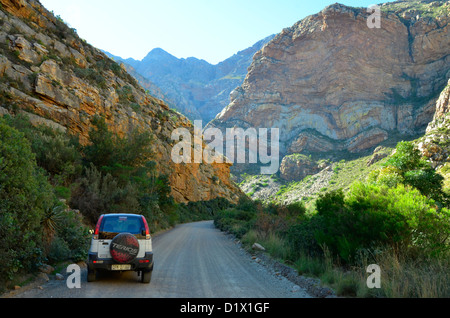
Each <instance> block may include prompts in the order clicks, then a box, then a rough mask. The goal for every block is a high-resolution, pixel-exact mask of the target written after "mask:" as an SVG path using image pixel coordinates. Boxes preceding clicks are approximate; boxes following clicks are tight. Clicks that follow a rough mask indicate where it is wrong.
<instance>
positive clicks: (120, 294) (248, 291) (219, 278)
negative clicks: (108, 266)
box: [14, 221, 311, 298]
mask: <svg viewBox="0 0 450 318" xmlns="http://www.w3.org/2000/svg"><path fill="white" fill-rule="evenodd" d="M153 252H154V259H155V268H154V271H153V277H152V281H151V284H142V283H140V281H139V277H138V275H137V274H136V273H134V272H125V273H104V274H102V275H101V276H100V277H99V279H98V280H97V281H96V282H93V283H87V281H86V269H85V268H84V269H83V270H82V275H81V288H74V289H69V288H68V287H67V285H66V281H65V280H59V281H58V280H55V279H51V280H50V281H49V282H47V283H45V284H43V285H40V286H38V287H35V288H32V289H30V290H26V291H23V292H20V293H17V294H16V295H15V296H14V297H15V298H310V297H311V296H310V295H309V294H308V293H307V292H306V291H305V290H304V289H302V288H299V287H298V286H295V284H294V283H292V282H291V281H289V280H287V279H286V278H284V277H282V276H280V275H275V274H274V272H273V271H270V270H269V269H268V268H266V267H265V266H262V265H260V264H258V263H257V262H256V261H255V260H254V259H252V257H251V256H250V255H249V254H248V253H247V252H245V251H244V250H242V249H241V248H240V246H239V244H236V242H235V241H234V240H233V239H232V238H230V237H229V236H228V235H226V234H224V233H222V232H221V231H219V230H218V229H216V228H215V227H214V224H213V222H212V221H207V222H199V223H190V224H184V225H179V226H177V227H175V228H174V229H172V230H170V231H168V232H165V233H163V234H160V235H158V236H156V237H154V239H153Z"/></svg>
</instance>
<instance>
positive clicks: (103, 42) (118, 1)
mask: <svg viewBox="0 0 450 318" xmlns="http://www.w3.org/2000/svg"><path fill="white" fill-rule="evenodd" d="M337 1H338V0H331V1H326V0H313V1H302V0H133V1H124V0H40V2H41V3H42V4H43V5H44V6H45V7H46V8H47V9H48V10H50V11H54V12H55V14H57V15H60V16H61V17H62V18H63V19H64V20H65V21H66V22H67V23H68V24H69V25H70V26H71V27H73V28H75V29H77V31H78V34H79V36H80V37H81V38H83V39H85V40H87V41H88V42H89V43H90V44H92V45H94V46H95V47H97V48H99V49H102V50H105V51H108V52H110V53H112V54H114V55H118V56H121V57H123V58H129V57H132V58H134V59H136V60H141V59H142V58H144V57H145V56H146V55H147V53H148V52H150V51H151V50H152V49H153V48H157V47H160V48H162V49H164V50H166V51H167V52H169V53H171V54H173V55H175V56H176V57H178V58H187V57H192V56H193V57H197V58H199V59H204V60H206V61H208V62H210V63H212V64H216V63H219V62H221V61H223V60H225V59H226V58H228V57H231V56H232V55H233V54H235V53H237V52H238V51H240V50H243V49H246V48H248V47H250V46H252V45H253V44H254V43H256V42H258V41H259V40H261V39H263V38H265V37H266V36H269V35H271V34H275V33H279V32H281V30H282V29H283V28H286V27H290V26H292V25H293V24H294V23H296V22H297V21H299V20H301V19H303V18H304V17H306V16H308V15H311V14H314V13H317V12H319V11H321V10H322V9H323V8H325V7H326V6H327V5H330V4H333V3H335V2H337ZM338 2H339V3H342V4H345V5H349V6H356V7H369V6H370V5H372V4H374V3H377V2H376V1H373V0H370V1H366V0H359V1H355V0H341V1H338ZM385 2H386V1H385Z"/></svg>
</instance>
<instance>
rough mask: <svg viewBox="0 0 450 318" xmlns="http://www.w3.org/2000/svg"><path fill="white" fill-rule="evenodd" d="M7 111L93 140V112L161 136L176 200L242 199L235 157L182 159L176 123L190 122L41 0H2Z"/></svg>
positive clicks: (162, 160)
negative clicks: (229, 160) (233, 171)
mask: <svg viewBox="0 0 450 318" xmlns="http://www.w3.org/2000/svg"><path fill="white" fill-rule="evenodd" d="M0 4H1V5H0V9H1V10H0V24H1V29H0V106H1V108H0V110H1V113H3V114H4V113H5V112H10V113H18V112H22V113H27V114H29V115H30V120H31V121H32V122H34V123H37V124H46V125H48V126H51V127H53V128H59V129H62V130H67V131H69V132H70V133H71V134H74V135H78V136H79V139H80V141H81V143H83V144H86V143H88V142H89V136H88V133H89V130H90V128H91V119H92V118H93V117H94V116H95V115H101V116H103V117H104V118H105V120H106V122H107V123H108V125H109V127H110V129H111V130H112V131H114V132H115V133H117V134H118V135H121V136H123V135H124V134H126V133H127V132H128V131H130V130H131V129H132V128H138V129H140V130H142V131H143V130H146V131H150V132H152V134H153V135H154V137H155V138H154V139H155V141H154V145H153V149H154V152H155V161H156V162H157V165H158V171H160V172H161V173H162V174H166V175H168V176H169V180H170V185H171V187H172V195H173V196H174V198H175V200H176V201H177V202H188V201H202V200H210V199H214V198H216V197H223V198H227V199H229V200H230V201H234V202H235V201H236V200H237V198H238V196H239V195H241V192H240V190H239V189H238V188H237V187H236V186H235V185H234V183H232V182H231V181H230V165H229V164H212V165H211V164H206V163H201V164H188V165H182V164H175V163H173V161H172V160H171V150H172V146H173V145H174V141H172V140H171V133H172V131H173V130H174V129H176V128H179V127H185V128H187V129H190V130H191V131H193V127H192V124H191V123H190V121H189V120H188V119H187V118H185V117H184V116H182V115H180V114H179V113H177V112H175V111H173V110H171V109H170V108H169V107H168V106H167V105H166V104H165V103H164V102H162V101H161V100H159V99H156V98H154V97H153V96H151V95H149V94H147V93H146V92H145V90H144V89H143V88H142V87H141V86H139V85H138V83H137V81H136V80H135V79H134V78H133V77H132V76H130V75H129V74H128V73H127V72H126V71H125V69H124V68H123V67H121V66H120V65H118V64H117V63H115V62H114V61H112V60H111V59H109V58H108V57H107V56H106V55H105V54H104V53H102V52H101V51H100V50H98V49H96V48H94V47H92V46H91V45H89V44H88V43H86V42H85V41H83V40H81V39H80V38H79V37H78V36H77V34H76V32H75V31H74V30H73V29H70V28H68V27H67V26H66V25H65V24H64V23H63V22H62V21H61V20H60V19H57V18H55V17H54V16H53V14H51V13H50V12H48V11H47V10H46V9H45V8H44V7H43V6H42V5H41V4H40V3H39V1H36V0H27V1H24V0H0Z"/></svg>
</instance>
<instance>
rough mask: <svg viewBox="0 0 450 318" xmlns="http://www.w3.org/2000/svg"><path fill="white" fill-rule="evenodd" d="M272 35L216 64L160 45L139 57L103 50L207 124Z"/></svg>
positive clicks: (224, 103) (178, 108)
mask: <svg viewBox="0 0 450 318" xmlns="http://www.w3.org/2000/svg"><path fill="white" fill-rule="evenodd" d="M274 36H275V35H271V36H268V37H266V38H264V39H262V40H260V41H258V42H256V43H255V44H254V45H253V46H251V47H249V48H246V49H244V50H241V51H239V52H237V53H236V54H234V55H233V56H231V57H229V58H227V59H225V60H224V61H222V62H219V63H217V64H211V63H209V62H207V61H205V60H202V59H198V58H196V57H189V58H177V57H175V56H173V55H172V54H170V53H169V52H167V51H165V50H164V49H162V48H154V49H153V50H151V51H150V52H149V53H148V54H147V56H146V57H144V58H143V59H142V60H140V61H138V60H135V59H132V58H128V59H123V58H121V57H119V56H115V55H113V54H112V53H111V52H106V53H107V55H109V56H111V57H113V58H114V59H115V60H116V61H120V62H123V63H125V65H126V66H127V65H129V66H131V67H132V68H133V69H134V70H135V72H136V73H137V74H139V75H140V76H142V77H144V78H145V79H147V80H150V81H151V82H153V83H154V84H155V85H156V86H157V87H158V88H159V89H160V90H161V91H162V92H163V94H164V95H165V96H166V98H167V99H168V100H169V101H171V102H169V104H171V105H174V107H175V108H176V109H177V110H178V111H180V112H181V113H183V114H185V115H186V116H188V118H190V119H191V120H200V119H201V120H203V121H204V122H205V124H206V123H207V122H209V121H210V120H212V119H213V118H214V117H216V115H217V114H218V113H219V112H220V111H221V110H222V109H223V108H224V107H225V106H226V105H228V103H229V94H230V93H231V91H232V90H233V89H235V88H236V87H238V86H239V85H241V84H242V81H243V80H244V78H245V76H246V74H247V68H248V67H249V66H250V64H251V62H252V60H253V56H254V54H255V53H256V52H257V51H259V50H260V49H261V48H262V47H263V46H264V45H265V44H266V43H268V42H269V41H270V40H271V39H272V38H273V37H274Z"/></svg>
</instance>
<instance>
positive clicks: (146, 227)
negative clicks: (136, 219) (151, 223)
mask: <svg viewBox="0 0 450 318" xmlns="http://www.w3.org/2000/svg"><path fill="white" fill-rule="evenodd" d="M142 221H143V222H144V226H145V238H146V239H147V240H149V239H150V238H151V236H150V229H149V228H148V223H147V220H146V219H145V217H144V216H142Z"/></svg>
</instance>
